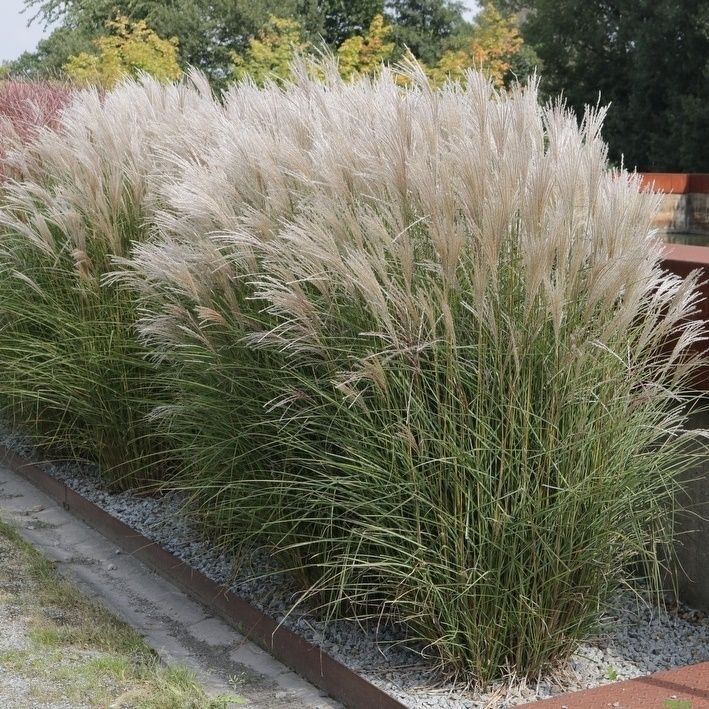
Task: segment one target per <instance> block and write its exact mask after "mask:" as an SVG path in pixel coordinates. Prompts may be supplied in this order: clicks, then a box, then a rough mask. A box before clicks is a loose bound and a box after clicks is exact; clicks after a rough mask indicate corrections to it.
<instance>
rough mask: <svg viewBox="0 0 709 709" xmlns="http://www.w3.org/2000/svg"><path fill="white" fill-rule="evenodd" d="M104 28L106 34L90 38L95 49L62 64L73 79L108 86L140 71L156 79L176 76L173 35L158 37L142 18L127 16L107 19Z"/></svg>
mask: <svg viewBox="0 0 709 709" xmlns="http://www.w3.org/2000/svg"><path fill="white" fill-rule="evenodd" d="M107 28H108V29H109V30H110V32H109V34H108V35H106V36H104V37H99V38H98V39H97V40H96V41H95V42H94V44H95V46H96V48H97V50H98V53H96V54H89V53H88V52H81V53H80V54H76V55H74V56H72V57H70V58H69V60H68V61H67V63H66V64H65V65H64V71H65V72H66V74H67V76H68V77H69V78H70V79H71V80H72V81H73V82H74V83H76V84H79V85H91V84H96V85H99V86H103V87H105V88H111V87H112V86H114V85H115V84H116V82H118V81H120V79H122V78H123V77H126V76H136V75H137V74H139V73H142V72H144V73H146V74H150V75H151V76H154V77H155V78H156V79H158V80H160V81H174V80H176V79H179V78H180V76H181V74H182V70H181V69H180V65H179V63H178V56H177V40H176V39H174V38H173V39H162V38H161V37H160V36H158V35H157V34H156V33H155V32H154V31H153V30H152V29H150V27H148V25H147V24H146V23H145V21H143V20H140V21H138V22H131V21H130V20H129V19H128V18H127V17H118V18H116V19H115V20H112V21H111V22H108V23H107Z"/></svg>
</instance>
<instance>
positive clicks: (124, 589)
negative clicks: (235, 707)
mask: <svg viewBox="0 0 709 709" xmlns="http://www.w3.org/2000/svg"><path fill="white" fill-rule="evenodd" d="M0 516H2V517H3V519H5V520H6V521H9V522H13V523H14V524H15V525H16V526H17V528H18V531H19V532H20V534H21V535H22V537H23V538H24V539H26V540H27V541H28V542H29V543H30V544H32V546H34V547H35V548H36V549H37V550H38V551H40V552H41V553H42V554H44V556H46V557H47V558H48V559H50V560H51V561H53V562H54V563H55V566H56V567H57V569H58V570H59V572H60V573H61V574H62V575H63V576H65V577H66V578H69V579H70V580H72V581H73V582H74V583H76V584H77V585H78V586H79V588H80V589H81V590H82V592H83V593H84V594H85V595H87V596H88V597H90V598H92V599H94V600H95V601H97V602H98V603H100V604H102V605H103V606H105V607H106V608H108V609H109V610H110V611H111V612H112V613H114V614H115V615H116V616H118V617H119V618H120V619H121V620H123V621H125V622H127V623H128V624H130V625H132V626H133V627H134V628H136V629H138V631H139V632H140V633H141V634H143V635H144V636H145V638H146V641H147V642H148V644H149V645H151V646H152V647H153V648H154V649H155V650H156V652H157V653H158V654H159V655H160V657H161V658H162V659H163V660H165V661H166V662H167V663H169V664H182V665H187V666H188V667H189V668H190V669H192V670H193V671H194V672H195V673H196V674H197V676H198V677H199V679H200V681H201V682H202V683H203V685H204V686H205V689H206V690H207V691H208V693H211V694H215V695H216V694H234V693H237V694H239V695H240V696H243V697H244V698H245V699H246V700H247V702H248V703H247V704H246V705H244V706H246V707H250V708H252V709H280V708H283V709H285V708H286V707H287V708H288V709H292V708H293V707H303V708H304V709H339V708H340V707H341V705H340V704H339V703H338V702H335V701H334V700H332V699H330V698H328V697H326V696H325V695H324V693H323V692H321V691H320V690H319V689H317V688H315V687H314V686H312V685H311V684H309V683H308V682H306V681H305V680H304V679H302V678H301V677H299V676H298V675H297V674H296V673H294V672H293V671H291V670H290V669H288V668H287V667H286V666H285V665H283V664H282V663H280V662H278V661H277V660H276V659H274V658H273V657H271V656H270V655H269V654H268V653H267V652H265V651H264V650H262V649H261V648H259V647H257V646H256V645H254V644H253V643H252V642H250V641H249V640H247V639H246V638H245V637H244V636H243V635H241V634H240V633H239V632H237V631H236V630H235V629H234V628H233V627H231V626H230V625H229V624H227V623H226V622H224V621H223V620H221V619H220V618H217V617H215V616H214V615H213V614H212V613H210V612H209V611H208V610H207V609H205V608H204V607H202V606H201V605H200V604H199V603H197V602H195V601H193V600H192V599H191V598H189V597H188V596H187V595H186V594H185V593H183V592H182V591H181V590H179V589H178V588H177V587H175V586H174V585H172V584H171V583H170V582H169V581H167V580H166V579H164V578H162V577H161V576H158V575H157V574H155V573H153V572H152V571H151V570H149V569H148V568H147V567H146V566H144V565H143V564H142V563H141V562H140V561H139V560H137V559H135V558H134V557H132V556H131V555H130V554H125V553H121V552H120V550H118V549H117V548H116V545H115V544H112V543H111V542H110V541H109V540H107V539H106V538H105V537H103V536H101V535H100V534H99V533H98V532H96V531H95V530H93V529H91V528H90V527H89V526H88V525H86V524H84V523H83V522H81V521H80V520H78V519H77V518H76V517H74V516H73V515H72V514H71V513H69V512H68V511H66V510H64V509H63V508H62V507H61V506H60V505H59V504H58V503H56V502H55V501H54V500H52V498H50V497H49V496H48V495H46V494H45V493H43V492H41V491H40V490H38V489H37V488H36V487H34V486H33V485H32V484H31V483H30V482H28V481H27V480H26V479H25V478H23V477H21V476H19V475H17V474H16V473H14V472H12V471H11V470H9V469H8V468H6V467H5V466H0Z"/></svg>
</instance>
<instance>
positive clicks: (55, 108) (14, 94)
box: [0, 80, 71, 178]
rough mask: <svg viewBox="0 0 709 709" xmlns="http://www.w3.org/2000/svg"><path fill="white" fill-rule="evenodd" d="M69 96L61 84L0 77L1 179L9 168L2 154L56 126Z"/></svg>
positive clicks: (4, 154)
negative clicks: (41, 131) (0, 78)
mask: <svg viewBox="0 0 709 709" xmlns="http://www.w3.org/2000/svg"><path fill="white" fill-rule="evenodd" d="M70 99H71V92H70V91H69V90H68V89H67V88H66V87H64V86H62V85H60V84H49V83H43V82H35V81H16V80H5V81H2V80H0V178H2V177H3V176H4V175H6V173H8V171H9V166H8V165H6V164H5V162H4V157H5V156H6V155H7V153H8V152H9V151H10V150H11V149H12V146H13V145H17V144H22V143H26V142H28V141H30V140H32V139H33V138H34V137H35V136H36V135H37V133H38V132H39V131H40V130H41V129H42V128H45V127H49V128H54V127H56V126H57V124H58V122H59V116H60V114H61V111H62V110H63V109H64V107H65V106H66V105H67V104H68V103H69V101H70Z"/></svg>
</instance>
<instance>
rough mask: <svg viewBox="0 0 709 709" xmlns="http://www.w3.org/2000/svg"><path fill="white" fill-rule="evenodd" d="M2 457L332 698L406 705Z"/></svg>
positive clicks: (51, 481)
mask: <svg viewBox="0 0 709 709" xmlns="http://www.w3.org/2000/svg"><path fill="white" fill-rule="evenodd" d="M0 462H1V463H3V464H5V465H7V466H8V467H9V468H10V469H11V470H13V471H14V472H16V473H18V474H19V475H21V476H22V477H24V478H26V479H27V480H28V481H29V482H31V483H32V484H33V485H35V487H37V488H39V489H40V490H42V492H45V493H46V494H48V495H49V496H50V497H52V498H53V499H54V500H56V501H57V502H58V503H60V504H61V505H62V506H63V507H64V509H66V510H67V511H69V512H71V513H72V514H73V515H74V516H75V517H78V518H79V519H81V520H83V521H84V522H86V523H87V524H88V525H89V526H91V527H93V528H94V529H95V530H96V531H98V532H100V533H101V534H102V535H103V536H105V537H107V538H108V539H110V540H111V541H112V542H114V543H116V544H117V545H118V546H120V547H121V549H122V550H123V551H125V552H127V553H129V554H131V555H132V556H134V557H136V558H137V559H140V561H142V562H143V563H144V564H145V565H146V566H148V567H149V568H151V569H152V570H153V571H155V572H157V573H158V574H159V575H160V576H162V577H164V578H165V579H167V580H168V581H171V582H172V583H174V584H175V585H176V586H178V587H179V588H180V589H182V590H183V591H184V592H185V593H187V594H188V595H189V596H191V597H192V598H194V599H196V600H198V601H199V602H200V603H202V604H203V605H204V606H206V607H207V608H208V609H209V610H211V611H212V612H214V613H216V614H217V615H219V616H220V617H221V618H223V619H224V620H226V621H227V622H228V623H229V624H230V625H233V626H234V627H236V628H237V629H238V630H239V632H241V633H242V634H243V635H244V636H245V637H246V638H248V639H249V640H251V641H252V642H254V643H255V644H256V645H258V646H259V647H261V648H262V649H264V650H265V651H266V652H268V653H269V654H270V655H272V656H273V657H275V658H276V659H277V660H279V661H280V662H282V663H283V664H284V665H286V666H287V667H289V668H290V669H292V670H293V671H295V672H296V673H297V674H299V675H300V676H301V677H303V678H304V679H306V680H308V682H310V683H311V684H313V685H315V686H316V687H318V688H319V689H322V690H323V691H325V692H327V693H328V694H329V695H330V696H331V697H332V698H333V699H335V700H337V701H339V702H342V704H344V705H345V706H346V707H350V708H351V709H406V705H405V704H402V703H401V702H399V701H398V700H397V699H395V698H394V697H392V696H390V695H389V694H387V693H386V692H384V691H383V690H381V689H379V687H376V686H375V685H373V684H372V683H371V682H369V681H368V680H366V679H365V678H364V677H361V676H360V675H358V674H356V673H355V672H353V671H352V670H350V669H349V668H348V667H346V666H345V665H343V664H342V663H341V662H338V661H337V660H335V659H334V658H332V657H330V656H329V655H327V654H326V653H325V652H324V651H322V650H321V649H320V648H319V647H317V646H316V645H313V644H312V643H310V642H308V641H307V640H304V639H303V638H301V637H300V636H298V635H296V634H295V633H294V632H292V631H291V630H289V629H288V628H285V627H283V626H281V627H278V623H277V622H276V621H275V620H274V619H273V618H270V617H269V616H267V615H266V614H265V613H262V612H261V611H259V610H258V609H256V608H254V607H253V606H251V605H250V604H249V603H247V602H246V601H245V600H244V599H242V598H240V597H239V596H237V595H235V594H233V593H231V592H230V591H228V590H227V589H225V588H224V587H223V586H220V585H219V584H218V583H216V582H215V581H212V579H210V578H208V577H207V576H205V575H204V574H203V573H201V572H200V571H197V570H196V569H193V568H192V567H191V566H189V565H188V564H186V563H185V562H184V561H182V560H181V559H178V558H177V557H176V556H174V555H173V554H171V553H170V552H168V551H167V550H166V549H163V547H161V546H160V545H159V544H157V543H156V542H153V541H151V540H150V539H148V538H147V537H145V536H143V535H142V534H140V532H137V531H136V530H134V529H133V528H132V527H129V526H128V525H127V524H125V523H123V522H121V521H120V520H119V519H116V518H115V517H113V516H112V515H111V514H109V513H108V512H106V511H105V510H103V509H101V508H100V507H99V506H98V505H96V504H94V503H93V502H90V501H89V500H87V499H86V498H85V497H82V496H81V495H79V494H78V493H77V492H74V490H72V489H71V488H69V487H67V486H66V485H65V484H64V483H63V482H61V481H59V480H57V479H56V478H53V477H52V476H51V475H49V474H48V473H46V472H45V471H43V470H42V469H41V468H40V467H38V466H37V465H35V464H33V463H30V462H28V461H27V460H26V459H25V458H23V457H22V456H20V455H18V454H17V453H15V452H14V451H11V450H10V449H8V448H7V447H6V446H4V445H0Z"/></svg>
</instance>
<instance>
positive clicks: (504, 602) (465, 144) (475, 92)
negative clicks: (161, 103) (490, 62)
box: [118, 67, 702, 682]
mask: <svg viewBox="0 0 709 709" xmlns="http://www.w3.org/2000/svg"><path fill="white" fill-rule="evenodd" d="M406 71H407V76H406V77H405V79H406V80H405V81H399V80H397V78H396V77H395V76H394V75H393V74H392V73H391V72H389V71H386V70H385V71H383V72H382V74H381V75H380V76H379V77H378V78H376V79H362V80H360V81H356V82H353V83H343V82H341V81H340V80H339V79H337V78H336V77H335V76H333V72H329V74H328V79H327V80H326V81H324V82H318V81H314V80H310V79H309V78H308V77H307V75H306V72H305V71H300V72H298V71H296V74H297V78H296V80H295V81H294V82H293V83H291V84H287V85H284V86H278V87H277V86H274V85H268V86H266V87H265V88H264V89H263V90H257V89H256V88H255V87H254V86H253V85H251V84H249V83H243V84H240V85H238V86H236V87H234V88H232V89H231V90H230V91H229V92H228V94H227V95H226V98H225V110H224V113H223V114H222V115H220V116H219V117H218V118H217V119H216V120H215V122H214V124H213V133H214V134H213V135H212V137H211V144H210V145H208V146H207V147H206V149H205V150H204V152H203V153H199V151H195V153H194V154H193V155H187V153H184V154H183V156H175V157H174V159H173V160H172V165H173V167H174V170H175V172H174V174H173V179H172V180H170V181H169V182H166V183H165V184H163V186H162V189H161V194H162V195H163V197H164V199H165V205H166V206H165V209H164V210H162V211H160V213H159V214H158V215H157V217H156V221H157V223H158V224H159V227H160V231H161V232H162V236H161V238H160V239H157V240H156V241H154V242H151V243H147V244H142V245H140V246H139V247H137V248H136V250H135V251H134V253H133V258H132V259H130V260H128V261H125V260H124V261H121V264H122V266H123V267H124V268H125V271H124V272H123V273H122V274H121V275H119V276H118V277H119V278H120V279H122V281H123V282H124V284H126V285H127V287H128V288H129V290H131V291H132V292H134V293H136V296H137V298H138V300H139V302H140V312H141V320H140V323H139V328H140V330H141V332H142V335H143V337H144V339H145V341H146V343H147V344H148V346H149V348H150V349H151V350H152V352H153V355H154V356H155V357H156V358H158V359H164V360H167V361H169V362H170V364H171V366H172V367H174V370H173V371H174V373H175V376H174V377H173V378H172V379H171V382H170V384H169V386H170V389H171V392H170V397H169V398H168V400H167V401H166V404H165V405H164V406H163V407H161V408H159V409H157V410H156V411H155V412H154V419H155V421H156V422H158V423H159V425H160V426H161V427H162V429H163V430H164V432H165V433H166V435H167V437H168V438H169V439H170V440H171V441H172V444H173V447H174V453H175V454H176V455H177V456H178V457H179V458H180V459H181V460H182V461H183V467H182V469H181V472H180V473H179V474H178V476H177V477H176V478H175V480H174V481H173V482H172V484H173V485H176V486H179V487H181V488H182V489H185V490H189V491H191V492H192V493H193V495H194V498H195V500H196V501H197V503H198V504H200V505H201V510H202V512H203V518H204V520H205V522H206V523H207V524H209V525H210V526H211V528H212V530H213V532H214V534H215V536H216V537H217V539H218V540H220V541H221V542H222V543H224V544H226V545H229V546H231V547H232V548H236V547H238V546H239V545H240V544H241V543H243V541H244V539H247V538H254V539H259V540H262V541H265V542H266V543H267V544H270V545H272V546H273V547H274V548H275V549H276V550H277V551H278V552H279V553H281V554H283V555H285V556H286V557H287V558H289V559H290V563H292V564H293V566H294V568H295V567H297V568H298V570H299V571H300V575H301V578H302V580H303V582H304V583H306V584H307V587H306V590H305V592H304V597H305V598H311V599H314V601H315V602H317V603H319V604H321V605H322V607H323V610H324V612H326V613H328V614H331V615H335V614H337V615H344V616H345V617H353V618H356V619H358V620H365V619H367V618H381V617H382V616H383V617H386V618H389V619H391V620H392V621H396V622H400V623H402V624H403V626H404V627H405V628H406V629H407V632H408V637H409V640H410V641H411V642H419V641H420V642H422V643H423V645H424V646H425V652H426V653H427V654H428V655H430V656H432V657H434V658H436V659H437V660H438V661H439V662H440V665H441V667H442V669H443V670H444V671H447V672H452V673H464V674H467V675H469V676H471V677H473V678H474V679H476V680H478V681H480V682H485V681H487V680H490V679H492V678H495V677H498V676H500V675H501V674H504V673H505V672H507V671H514V672H516V673H520V674H529V675H532V674H535V673H537V672H538V671H540V670H541V669H544V668H545V667H548V666H549V665H550V664H552V663H554V662H556V661H557V660H559V659H560V658H563V657H565V656H567V655H568V654H569V653H571V652H572V651H573V649H574V647H575V644H576V643H577V642H578V641H579V640H580V639H582V638H584V637H586V636H587V634H588V633H589V632H590V631H591V629H592V628H593V626H594V624H595V623H596V622H597V620H598V618H599V613H600V609H601V608H602V606H603V603H604V601H605V600H606V599H607V598H608V595H609V594H610V593H611V592H612V591H613V590H614V589H615V588H617V587H618V585H619V584H631V585H634V584H635V583H636V582H637V581H638V579H637V578H635V576H636V575H637V570H638V569H641V570H642V571H643V575H644V579H645V581H647V582H649V583H650V584H651V586H652V588H655V589H657V588H659V584H660V582H661V569H662V564H663V559H664V557H663V555H664V554H665V553H666V552H667V551H668V549H669V543H670V540H671V536H672V509H673V505H674V495H675V491H676V489H677V485H678V482H677V481H678V476H679V475H680V474H681V472H682V471H683V470H684V469H686V468H687V466H688V465H689V462H690V457H689V456H688V455H687V453H686V450H687V444H688V442H689V440H690V439H691V437H692V435H693V434H691V433H689V432H688V431H687V430H685V406H686V404H687V403H688V402H691V401H692V400H693V394H692V393H691V391H689V389H688V387H687V384H688V382H689V380H690V377H691V375H692V373H693V372H694V371H695V368H696V367H697V366H698V364H699V362H700V360H699V358H698V357H697V356H696V355H695V354H693V352H694V349H693V347H694V346H695V345H696V344H697V342H699V340H700V339H701V337H702V332H701V327H702V324H701V323H699V322H698V321H692V320H690V319H689V318H688V316H690V315H691V314H692V313H693V312H694V311H695V305H696V301H697V294H696V290H695V285H696V280H697V279H696V277H695V276H692V277H690V278H688V279H685V280H682V279H680V278H679V277H676V276H673V275H671V274H668V273H666V272H663V271H662V269H661V265H660V256H661V250H660V249H661V247H660V245H659V243H658V242H657V241H656V239H655V235H654V233H653V230H652V226H651V224H652V217H653V211H654V209H656V207H657V199H656V198H654V197H652V196H649V195H647V194H643V193H641V192H640V190H639V182H638V179H637V177H636V176H634V175H629V174H627V173H626V172H623V171H610V170H609V169H608V165H607V160H606V147H605V145H604V143H603V141H602V139H601V133H600V131H601V126H602V121H603V117H604V112H603V111H593V110H589V111H588V112H587V114H586V116H585V117H584V119H583V121H582V123H581V125H580V126H579V124H578V123H577V120H576V117H574V116H573V115H571V114H570V113H569V112H568V111H566V110H565V109H564V107H563V106H561V105H549V106H546V107H541V106H540V105H539V103H538V97H537V89H536V86H535V85H534V83H532V85H530V86H529V87H526V88H522V87H518V88H514V89H512V90H510V91H509V92H501V91H497V90H496V89H495V88H494V87H492V86H491V84H490V83H489V82H488V81H487V80H486V79H485V78H483V77H482V76H480V75H478V74H476V73H474V72H470V73H469V74H468V75H467V77H466V81H465V83H464V85H463V86H461V85H458V84H456V85H453V84H448V85H445V86H444V87H443V88H442V89H440V90H433V89H432V88H431V87H430V86H429V85H428V83H427V81H426V79H425V77H424V76H423V75H422V72H420V71H419V70H418V69H417V68H416V67H411V68H409V69H407V70H406ZM324 72H325V73H328V70H327V67H326V68H325V69H324ZM402 83H403V84H405V87H404V88H401V86H400V84H402Z"/></svg>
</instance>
